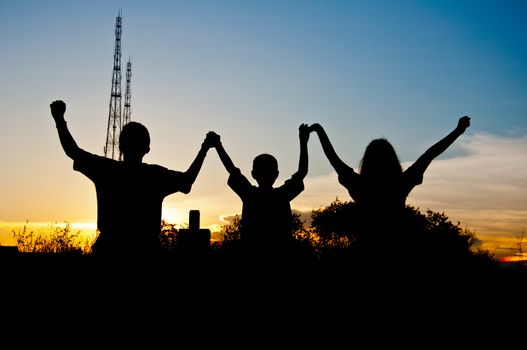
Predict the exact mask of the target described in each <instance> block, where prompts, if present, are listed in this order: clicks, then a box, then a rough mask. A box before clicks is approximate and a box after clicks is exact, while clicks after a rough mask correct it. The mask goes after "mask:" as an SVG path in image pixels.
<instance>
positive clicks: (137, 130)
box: [119, 122, 150, 158]
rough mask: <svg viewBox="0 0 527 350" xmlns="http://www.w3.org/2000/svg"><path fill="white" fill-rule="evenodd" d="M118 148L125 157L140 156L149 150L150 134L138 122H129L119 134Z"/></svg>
mask: <svg viewBox="0 0 527 350" xmlns="http://www.w3.org/2000/svg"><path fill="white" fill-rule="evenodd" d="M119 149H120V150H121V152H122V153H123V156H124V157H125V158H127V157H130V158H137V157H139V158H142V157H143V156H144V155H145V154H147V153H148V152H149V151H150V134H149V133H148V130H147V128H146V127H145V126H144V125H143V124H141V123H138V122H129V123H127V124H126V125H125V126H123V129H122V130H121V134H120V135H119Z"/></svg>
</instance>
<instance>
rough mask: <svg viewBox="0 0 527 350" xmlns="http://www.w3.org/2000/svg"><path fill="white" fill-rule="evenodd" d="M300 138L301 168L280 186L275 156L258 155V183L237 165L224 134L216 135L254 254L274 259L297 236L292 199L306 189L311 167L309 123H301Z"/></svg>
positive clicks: (244, 240) (249, 251)
mask: <svg viewBox="0 0 527 350" xmlns="http://www.w3.org/2000/svg"><path fill="white" fill-rule="evenodd" d="M299 138H300V157H299V163H298V170H297V171H296V172H295V173H294V174H293V175H292V176H291V178H289V179H288V180H286V181H285V182H284V184H282V185H281V186H279V187H273V185H274V183H275V181H276V179H277V178H278V173H279V171H278V162H277V160H276V158H275V157H273V156H272V155H270V154H260V155H258V156H256V157H255V158H254V160H253V168H252V171H251V175H252V177H253V178H254V179H255V180H256V182H257V183H258V186H254V185H252V184H251V183H250V182H249V180H248V179H247V178H246V177H245V176H244V175H243V174H242V173H241V171H240V169H238V168H237V167H236V166H234V164H233V162H232V160H231V158H230V157H229V155H228V154H227V152H226V151H225V149H224V147H223V145H222V143H221V141H220V137H219V136H217V137H216V138H215V140H216V142H214V147H215V148H216V150H217V152H218V155H219V157H220V159H221V161H222V163H223V165H224V166H225V168H226V169H227V171H228V172H229V179H228V185H229V186H230V187H231V188H232V190H233V191H234V192H236V194H237V195H238V196H239V197H240V199H241V200H242V202H243V207H242V215H241V223H240V241H241V243H242V247H243V249H244V250H245V251H246V252H247V254H256V255H254V257H258V258H264V257H265V258H267V259H268V261H271V260H272V259H274V258H284V257H286V255H287V254H289V253H291V248H292V246H293V244H294V243H293V242H294V237H293V220H292V219H293V218H292V211H291V204H290V202H291V201H292V200H293V199H294V198H295V197H296V196H298V195H299V194H300V193H301V192H302V191H303V190H304V178H305V176H306V175H307V169H308V153H307V141H308V139H309V130H308V126H307V125H306V124H302V125H300V127H299ZM265 255H266V256H265Z"/></svg>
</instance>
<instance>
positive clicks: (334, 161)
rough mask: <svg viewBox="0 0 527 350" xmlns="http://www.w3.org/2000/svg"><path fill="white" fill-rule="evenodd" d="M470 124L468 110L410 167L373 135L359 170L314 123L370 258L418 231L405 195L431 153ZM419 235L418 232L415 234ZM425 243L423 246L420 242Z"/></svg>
mask: <svg viewBox="0 0 527 350" xmlns="http://www.w3.org/2000/svg"><path fill="white" fill-rule="evenodd" d="M469 126H470V118H469V117H468V116H464V117H461V118H460V119H459V121H458V125H457V127H456V128H455V129H454V130H453V131H451V132H450V133H449V134H448V135H447V136H445V137H444V138H443V139H441V140H440V141H438V142H437V143H435V144H434V145H433V146H431V147H430V148H429V149H427V150H426V152H424V153H423V154H422V155H421V156H420V157H419V158H418V159H417V160H416V161H415V162H414V163H413V164H412V165H411V166H410V167H408V169H406V170H403V169H402V167H401V164H400V162H399V159H398V157H397V154H396V152H395V150H394V148H393V146H392V145H391V144H390V142H388V140H386V139H384V138H380V139H375V140H373V141H371V142H370V144H369V145H368V146H367V147H366V151H365V152H364V156H363V158H362V161H361V165H360V173H357V172H355V170H353V168H351V167H350V166H348V165H347V164H345V163H344V162H343V161H342V160H341V159H340V158H339V157H338V156H337V154H336V152H335V150H334V148H333V146H332V145H331V142H330V141H329V138H328V136H327V135H326V132H325V131H324V129H323V128H322V126H321V125H319V124H312V125H311V126H310V127H309V128H310V131H312V132H316V133H317V134H318V137H319V139H320V143H321V145H322V149H323V150H324V153H325V155H326V157H327V158H328V160H329V162H330V163H331V165H332V166H333V168H334V169H335V171H336V173H337V175H338V180H339V182H340V184H341V185H342V186H344V187H345V188H346V189H347V190H348V192H349V194H350V196H351V198H352V199H353V200H354V202H355V203H356V208H357V215H356V219H357V220H356V221H355V224H356V225H357V226H356V227H355V230H356V232H357V234H358V236H357V242H355V244H356V246H357V247H360V250H361V253H363V254H364V255H365V257H366V258H368V259H371V260H375V259H377V260H379V259H384V258H387V257H393V255H392V254H391V253H393V252H394V251H395V250H397V249H399V248H400V249H405V248H409V245H410V244H413V242H415V240H414V239H415V238H416V237H408V236H409V235H410V233H411V232H412V230H413V229H412V227H410V226H409V225H410V223H409V222H408V221H407V220H406V219H407V218H408V215H406V213H407V212H406V198H407V196H408V194H409V193H410V191H412V189H413V188H414V187H415V186H417V185H419V184H421V183H422V182H423V175H424V172H425V171H426V169H427V168H428V166H429V165H430V163H431V162H432V160H433V159H435V158H436V157H437V156H439V155H440V154H441V153H443V152H444V151H445V150H446V149H447V148H448V147H449V146H450V145H451V144H452V143H453V142H454V141H455V140H456V139H457V138H458V137H459V136H460V135H461V134H463V133H464V132H465V130H466V129H467V128H468V127H469ZM417 239H419V238H417ZM420 248H421V249H423V250H424V249H426V247H420Z"/></svg>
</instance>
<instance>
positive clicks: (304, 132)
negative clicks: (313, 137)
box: [298, 124, 309, 143]
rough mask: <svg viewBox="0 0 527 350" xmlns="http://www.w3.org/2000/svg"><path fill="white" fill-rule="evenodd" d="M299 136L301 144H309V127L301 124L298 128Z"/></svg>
mask: <svg viewBox="0 0 527 350" xmlns="http://www.w3.org/2000/svg"><path fill="white" fill-rule="evenodd" d="M298 136H299V137H300V141H301V142H305V143H307V141H308V140H309V126H308V125H307V124H300V126H299V127H298Z"/></svg>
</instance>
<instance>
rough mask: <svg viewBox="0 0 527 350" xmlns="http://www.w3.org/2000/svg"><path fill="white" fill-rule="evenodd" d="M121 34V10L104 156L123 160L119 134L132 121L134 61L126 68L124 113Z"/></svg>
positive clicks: (117, 22) (116, 29) (117, 27)
mask: <svg viewBox="0 0 527 350" xmlns="http://www.w3.org/2000/svg"><path fill="white" fill-rule="evenodd" d="M121 34H122V16H121V10H119V13H118V15H117V17H116V19H115V49H114V54H113V73H112V90H111V94H110V111H109V114H108V125H107V129H106V144H105V146H104V156H105V157H107V158H111V159H119V160H121V157H122V154H121V152H120V151H119V134H120V133H121V129H122V127H123V126H124V124H126V123H127V122H129V121H130V81H131V77H132V63H131V62H130V60H129V61H128V64H127V69H126V95H125V111H124V115H123V113H122V109H121V100H122V94H121V79H122V73H121Z"/></svg>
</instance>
